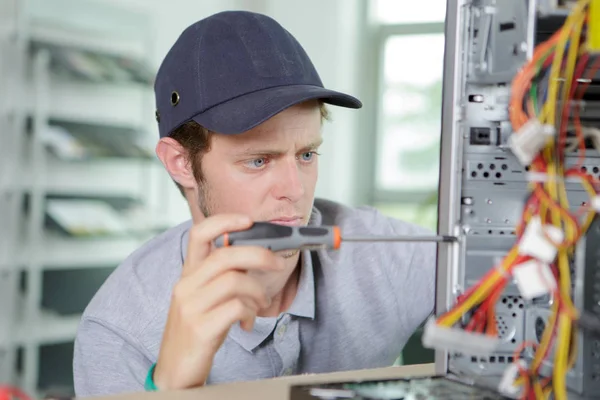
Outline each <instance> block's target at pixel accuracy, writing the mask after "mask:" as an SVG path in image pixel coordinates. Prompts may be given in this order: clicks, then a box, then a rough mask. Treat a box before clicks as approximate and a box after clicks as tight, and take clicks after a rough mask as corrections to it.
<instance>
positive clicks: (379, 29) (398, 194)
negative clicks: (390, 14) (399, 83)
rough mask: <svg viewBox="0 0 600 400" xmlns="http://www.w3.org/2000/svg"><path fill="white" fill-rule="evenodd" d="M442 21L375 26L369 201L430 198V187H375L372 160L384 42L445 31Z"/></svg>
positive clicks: (377, 134)
mask: <svg viewBox="0 0 600 400" xmlns="http://www.w3.org/2000/svg"><path fill="white" fill-rule="evenodd" d="M444 33H445V21H439V22H417V23H397V24H385V23H378V24H377V25H376V26H374V34H373V35H372V36H371V37H372V41H373V42H372V47H371V48H372V49H374V53H375V58H374V59H375V64H376V66H375V68H374V71H373V72H374V73H373V75H372V79H373V81H372V85H373V87H374V88H376V89H375V90H374V92H373V95H374V110H375V117H374V118H373V121H372V123H371V129H372V132H373V136H372V138H371V140H372V143H373V145H372V159H371V164H372V165H373V167H372V171H371V179H370V180H369V183H370V184H369V188H368V189H369V190H368V193H369V198H368V202H369V204H382V203H387V204H389V203H396V204H415V203H417V204H418V203H423V202H425V201H427V200H429V199H430V198H431V195H432V191H431V190H400V189H399V190H386V189H378V188H377V167H376V166H375V160H376V159H377V157H378V156H379V148H378V145H377V144H378V143H379V139H380V136H381V133H382V132H381V128H382V127H381V121H382V120H383V104H382V100H383V93H384V69H385V44H386V42H387V40H388V39H389V38H390V37H392V36H416V35H427V34H442V35H443V34H444Z"/></svg>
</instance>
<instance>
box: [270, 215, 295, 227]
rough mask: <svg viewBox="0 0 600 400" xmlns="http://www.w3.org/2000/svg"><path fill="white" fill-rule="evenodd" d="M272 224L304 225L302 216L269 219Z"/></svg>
mask: <svg viewBox="0 0 600 400" xmlns="http://www.w3.org/2000/svg"><path fill="white" fill-rule="evenodd" d="M269 222H270V223H272V224H277V225H288V226H301V225H304V218H302V217H281V218H276V219H271V220H269Z"/></svg>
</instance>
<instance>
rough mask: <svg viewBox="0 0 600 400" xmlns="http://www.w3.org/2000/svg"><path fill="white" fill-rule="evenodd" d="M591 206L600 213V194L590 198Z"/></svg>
mask: <svg viewBox="0 0 600 400" xmlns="http://www.w3.org/2000/svg"><path fill="white" fill-rule="evenodd" d="M590 203H591V206H592V208H593V209H594V211H596V212H597V213H600V196H594V197H592V200H590Z"/></svg>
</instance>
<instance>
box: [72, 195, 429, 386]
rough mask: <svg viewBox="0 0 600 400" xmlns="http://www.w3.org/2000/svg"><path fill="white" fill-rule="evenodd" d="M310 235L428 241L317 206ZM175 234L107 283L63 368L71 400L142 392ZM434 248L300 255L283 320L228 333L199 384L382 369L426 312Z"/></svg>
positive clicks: (370, 216) (360, 213) (350, 211)
mask: <svg viewBox="0 0 600 400" xmlns="http://www.w3.org/2000/svg"><path fill="white" fill-rule="evenodd" d="M310 224H311V225H320V224H325V225H338V226H340V228H341V230H342V233H343V234H346V235H353V234H357V235H361V234H399V235H406V234H409V235H410V234H414V235H420V234H430V233H431V232H429V231H427V230H425V229H423V228H420V227H417V226H415V225H412V224H407V223H405V222H402V221H398V220H394V219H391V218H388V217H385V216H383V215H382V214H380V213H379V212H378V211H376V210H374V209H372V208H368V207H362V208H350V207H345V206H342V205H340V204H337V203H334V202H330V201H326V200H321V199H316V200H315V205H314V209H313V214H312V217H311V220H310ZM190 226H191V224H190V223H189V222H188V223H184V224H182V225H180V226H177V227H175V228H173V229H170V230H169V231H167V232H165V233H163V234H161V235H159V236H157V237H156V238H154V239H152V240H151V241H149V242H148V243H147V244H145V245H144V246H143V247H141V248H140V249H139V250H137V251H136V252H134V253H133V254H132V255H131V256H130V257H128V258H127V259H126V260H125V261H124V262H123V263H122V265H120V266H119V267H118V268H117V269H116V270H115V271H114V272H113V273H112V274H111V276H110V277H109V278H108V279H107V280H106V282H105V283H104V285H103V286H102V287H101V288H100V290H99V291H98V292H97V293H96V295H95V296H94V298H93V299H92V301H91V302H90V304H89V305H88V307H87V308H86V310H85V312H84V315H83V318H82V320H81V324H80V326H79V330H78V333H77V338H76V341H75V354H74V361H73V369H74V380H75V391H76V395H77V396H78V397H85V396H100V395H110V394H117V393H124V392H132V391H142V390H144V381H145V378H146V375H147V372H148V369H149V368H150V366H151V365H152V363H154V362H155V361H156V359H157V356H158V352H159V349H160V343H161V338H162V333H163V329H164V326H165V322H166V318H167V312H168V308H169V302H170V297H171V289H172V287H173V285H174V284H175V283H176V282H177V280H178V279H179V276H180V272H181V266H182V264H183V258H184V254H185V253H186V246H187V240H188V239H187V236H188V230H189V227H190ZM435 259H436V247H435V244H433V243H397V244H390V243H347V244H342V247H341V249H339V250H337V251H336V250H319V251H313V252H309V251H305V252H303V253H302V257H301V260H302V262H301V272H300V281H299V288H298V293H297V295H296V298H295V299H294V301H293V303H292V305H291V307H290V309H289V310H288V311H287V312H285V313H282V314H281V315H279V316H278V317H272V318H258V319H257V321H256V323H255V326H254V330H253V331H252V332H245V331H243V330H242V329H241V328H240V326H239V325H234V326H233V327H232V328H231V330H230V332H229V334H228V336H227V338H226V339H225V342H224V344H223V346H222V347H221V348H220V349H219V351H218V352H217V354H216V356H215V359H214V363H213V366H212V369H211V372H210V376H209V378H208V381H207V383H208V384H214V383H222V382H230V381H240V380H256V379H263V378H271V377H276V376H281V375H291V374H301V373H324V372H332V371H341V370H351V369H362V368H376V367H382V366H389V365H392V364H393V362H394V360H395V359H396V358H397V357H398V356H399V354H400V353H401V351H402V348H403V346H404V344H405V343H406V341H407V340H408V339H409V337H410V336H411V335H412V333H413V332H414V331H415V330H416V329H417V328H418V326H419V325H420V324H421V323H422V322H423V321H424V320H425V319H426V318H427V316H428V315H429V314H430V313H431V312H432V311H433V305H434V287H435V284H434V282H435Z"/></svg>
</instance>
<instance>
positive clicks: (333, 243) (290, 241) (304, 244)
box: [215, 222, 341, 251]
mask: <svg viewBox="0 0 600 400" xmlns="http://www.w3.org/2000/svg"><path fill="white" fill-rule="evenodd" d="M340 244H341V234H340V229H339V228H338V227H337V226H286V225H277V224H272V223H270V222H255V223H254V224H253V225H252V226H251V227H250V228H249V229H246V230H243V231H235V232H229V233H225V234H223V235H221V236H219V237H218V238H217V239H216V240H215V245H216V246H217V247H227V246H259V247H264V248H266V249H269V250H272V251H281V250H296V249H316V248H328V249H338V248H339V247H340Z"/></svg>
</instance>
